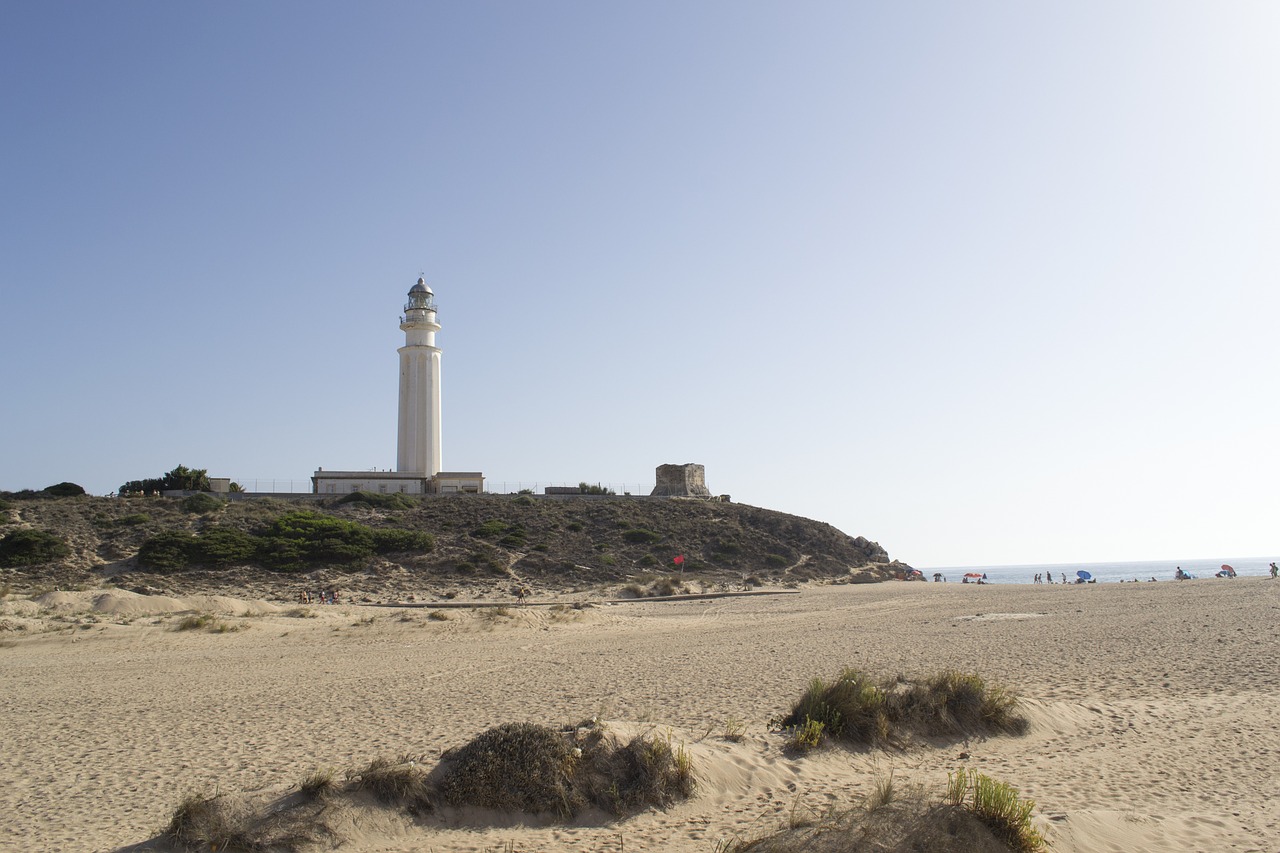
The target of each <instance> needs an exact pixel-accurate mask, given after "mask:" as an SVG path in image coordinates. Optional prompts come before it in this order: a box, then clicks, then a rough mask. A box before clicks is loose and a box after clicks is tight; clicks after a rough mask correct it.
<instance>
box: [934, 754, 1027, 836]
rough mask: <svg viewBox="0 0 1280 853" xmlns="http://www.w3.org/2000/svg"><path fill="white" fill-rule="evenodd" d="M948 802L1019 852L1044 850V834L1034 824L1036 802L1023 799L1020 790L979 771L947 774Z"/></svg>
mask: <svg viewBox="0 0 1280 853" xmlns="http://www.w3.org/2000/svg"><path fill="white" fill-rule="evenodd" d="M947 803H948V804H949V805H952V806H958V807H960V808H963V809H966V810H967V811H968V812H969V813H970V814H972V815H973V816H974V817H976V818H977V819H978V820H980V821H982V823H983V824H985V825H986V827H987V828H988V829H990V830H991V832H992V834H993V835H995V836H996V837H997V838H999V839H1000V840H1001V841H1003V842H1004V843H1005V844H1007V845H1009V847H1010V848H1011V849H1013V850H1016V851H1018V853H1035V851H1038V850H1043V849H1044V848H1045V839H1044V835H1043V833H1041V832H1040V830H1038V829H1036V827H1035V824H1033V823H1032V821H1031V812H1032V810H1034V809H1035V807H1036V804H1035V800H1024V799H1022V798H1021V797H1020V796H1018V789H1017V788H1014V787H1013V786H1012V785H1010V784H1008V783H1007V782H997V781H996V780H995V779H992V778H991V777H990V776H987V775H986V774H983V773H979V772H978V771H976V770H969V771H967V772H966V771H965V770H957V771H956V772H955V773H948V774H947Z"/></svg>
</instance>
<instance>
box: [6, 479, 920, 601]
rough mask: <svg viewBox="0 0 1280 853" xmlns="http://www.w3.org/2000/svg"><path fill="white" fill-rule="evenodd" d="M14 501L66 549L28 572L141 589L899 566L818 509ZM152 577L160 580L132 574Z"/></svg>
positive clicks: (390, 499) (724, 575) (798, 573)
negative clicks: (225, 576) (325, 578)
mask: <svg viewBox="0 0 1280 853" xmlns="http://www.w3.org/2000/svg"><path fill="white" fill-rule="evenodd" d="M171 473H172V472H171ZM15 497H17V496H16V495H0V501H3V503H0V506H3V505H5V504H7V506H8V509H5V510H0V521H3V522H5V523H4V524H3V526H0V532H6V531H7V532H9V535H13V533H14V532H15V531H17V530H22V529H28V528H39V529H40V530H43V531H46V532H47V533H49V534H50V535H53V536H56V537H59V538H60V539H61V540H62V541H63V542H64V543H65V544H66V546H67V548H68V549H69V553H65V554H62V555H61V556H59V557H56V558H49V557H48V556H47V555H48V553H49V552H47V551H41V552H40V553H39V555H37V556H38V557H39V562H41V563H43V565H42V566H41V567H40V568H39V569H36V568H30V569H24V571H26V572H27V573H28V574H29V575H30V576H31V578H32V581H33V582H34V581H37V580H39V581H43V582H48V581H50V580H53V581H55V582H59V583H64V582H65V583H68V584H72V583H87V582H91V581H92V579H93V578H94V577H95V576H96V577H97V578H99V579H101V578H104V577H117V578H119V577H123V576H124V575H126V574H127V575H129V576H130V581H131V582H135V581H137V582H141V583H143V584H144V585H145V584H151V583H159V584H160V585H161V586H172V584H173V583H175V582H180V583H181V585H183V586H186V587H188V588H194V587H201V588H205V589H215V588H217V586H218V583H219V581H217V579H216V578H214V577H213V576H211V575H208V574H207V572H215V571H224V572H225V571H231V570H232V569H234V570H235V571H236V572H237V573H238V574H237V582H236V583H235V584H231V583H227V584H226V585H227V586H235V587H236V588H244V587H245V586H254V584H253V583H250V581H251V580H253V578H255V577H256V578H259V579H262V580H263V582H264V584H265V585H269V581H270V576H272V575H273V574H277V573H282V572H283V573H297V572H303V571H305V572H312V571H316V570H332V571H335V572H339V571H340V572H347V573H351V572H359V573H360V575H361V577H362V578H364V579H365V580H363V581H362V584H367V586H366V588H376V587H378V586H379V585H380V584H381V583H382V580H385V579H386V578H389V577H392V576H394V577H395V578H396V584H398V587H397V588H400V589H405V590H412V589H413V588H415V586H420V587H427V586H432V585H435V584H439V583H459V582H468V583H476V582H480V583H488V584H492V583H494V582H504V581H507V580H511V581H514V582H518V583H522V584H523V583H535V584H539V583H540V584H544V585H547V586H555V587H559V588H576V587H589V586H601V585H607V584H633V585H637V584H638V585H642V586H648V585H650V584H652V585H653V587H654V588H655V589H658V588H659V587H661V588H662V589H669V590H674V589H679V588H680V581H681V580H683V581H684V582H685V583H686V584H687V583H697V582H699V581H702V582H703V585H704V586H705V584H706V583H711V584H716V583H730V582H731V583H733V584H738V585H741V584H743V583H744V582H745V583H748V584H750V585H755V586H758V585H762V584H772V585H781V584H793V583H801V582H805V581H809V580H818V579H844V580H852V581H874V580H880V579H883V578H884V577H886V576H888V575H890V574H891V572H892V569H891V568H890V567H889V566H888V563H889V558H888V555H887V554H886V553H885V552H884V550H883V549H882V548H880V546H879V545H877V544H876V543H874V542H870V541H868V540H866V539H863V538H861V537H857V538H855V537H851V536H848V535H846V534H844V533H842V532H840V531H839V530H837V529H835V528H834V527H832V526H831V525H829V524H824V523H822V522H818V521H813V520H811V519H806V518H800V517H798V516H794V515H787V514H785V513H780V512H774V511H771V510H766V509H760V508H758V507H752V506H746V505H742V504H732V503H722V502H717V501H700V500H681V499H648V498H631V497H616V496H581V497H578V496H575V497H570V498H558V499H553V498H537V497H534V496H531V495H452V496H439V497H425V498H424V497H414V496H407V495H399V494H393V495H381V494H378V495H375V494H362V493H356V494H351V495H344V496H341V497H337V496H335V497H333V498H320V499H317V498H314V497H311V496H305V497H304V496H299V498H298V499H292V500H291V499H282V498H242V499H236V500H225V499H222V498H219V497H216V496H214V495H212V494H207V493H205V494H197V495H191V496H187V497H185V498H164V497H158V496H150V495H143V494H131V495H125V496H121V497H118V498H105V497H87V496H81V497H76V498H53V497H50V496H49V495H47V494H41V495H40V498H39V499H32V500H12V498H15ZM5 498H10V500H8V501H4V499H5ZM19 541H21V540H19ZM677 556H682V557H683V558H684V559H683V562H682V563H679V564H677V563H676V562H674V559H675V558H676V557H677ZM15 559H16V558H15ZM49 559H55V560H56V562H55V563H52V564H50V563H49V562H48V560H49ZM36 562H37V560H36V559H34V558H33V559H32V560H31V562H30V563H25V562H11V563H10V565H12V566H24V567H25V566H34V564H35V563H36ZM895 568H897V567H895ZM201 572H205V573H206V574H204V575H202V574H200V573H201ZM147 573H151V574H154V575H156V580H155V581H151V580H148V579H147V578H146V577H136V578H135V577H134V576H137V575H146V574H147ZM664 574H665V575H671V576H673V579H668V578H666V577H664ZM380 579H382V580H380ZM18 580H19V582H21V579H18ZM668 580H670V582H666V581H668ZM206 581H207V583H206ZM118 582H119V581H118ZM202 585H203V586H202Z"/></svg>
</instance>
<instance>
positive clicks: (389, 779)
mask: <svg viewBox="0 0 1280 853" xmlns="http://www.w3.org/2000/svg"><path fill="white" fill-rule="evenodd" d="M348 781H349V782H350V783H351V787H352V789H353V790H356V791H367V792H368V793H370V794H372V795H373V797H374V799H376V800H377V801H378V802H380V803H383V804H384V805H388V806H398V807H400V808H404V809H406V810H407V811H408V812H409V813H410V814H425V813H426V812H429V811H431V810H432V808H433V802H432V800H433V797H432V793H433V792H432V790H431V786H430V784H428V782H427V770H426V768H425V767H423V766H422V764H421V763H420V762H419V760H418V759H417V758H414V757H413V756H408V755H406V756H402V757H400V758H397V759H389V758H375V759H374V760H373V761H370V762H369V764H368V765H367V766H366V767H365V768H364V769H363V770H357V771H355V772H354V773H350V774H348Z"/></svg>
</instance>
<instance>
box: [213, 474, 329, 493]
mask: <svg viewBox="0 0 1280 853" xmlns="http://www.w3.org/2000/svg"><path fill="white" fill-rule="evenodd" d="M232 482H235V483H239V484H240V487H241V488H243V489H244V490H245V491H246V492H272V493H274V494H286V493H289V494H301V493H308V492H310V491H311V480H310V479H309V478H308V479H306V480H286V479H278V480H267V479H262V480H237V479H235V478H234V477H233V478H232Z"/></svg>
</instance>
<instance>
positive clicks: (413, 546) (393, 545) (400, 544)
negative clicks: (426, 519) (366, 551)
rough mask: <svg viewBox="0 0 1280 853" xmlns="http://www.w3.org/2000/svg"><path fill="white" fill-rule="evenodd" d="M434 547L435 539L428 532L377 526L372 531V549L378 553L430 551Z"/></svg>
mask: <svg viewBox="0 0 1280 853" xmlns="http://www.w3.org/2000/svg"><path fill="white" fill-rule="evenodd" d="M435 547H436V539H435V537H434V536H432V535H431V534H430V533H420V532H418V531H416V530H401V529H399V528H379V529H375V530H374V531H373V549H374V550H375V551H377V552H378V553H379V554H399V553H403V552H405V551H430V550H432V549H433V548H435Z"/></svg>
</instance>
